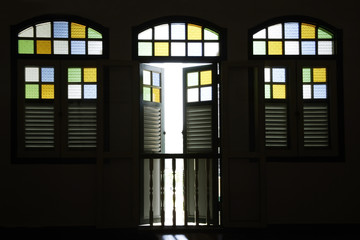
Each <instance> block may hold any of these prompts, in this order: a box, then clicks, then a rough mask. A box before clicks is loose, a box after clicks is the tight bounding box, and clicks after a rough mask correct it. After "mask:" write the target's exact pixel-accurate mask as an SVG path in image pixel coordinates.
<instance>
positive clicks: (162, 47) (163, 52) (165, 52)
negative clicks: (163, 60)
mask: <svg viewBox="0 0 360 240" xmlns="http://www.w3.org/2000/svg"><path fill="white" fill-rule="evenodd" d="M155 56H169V43H168V42H156V43H155Z"/></svg>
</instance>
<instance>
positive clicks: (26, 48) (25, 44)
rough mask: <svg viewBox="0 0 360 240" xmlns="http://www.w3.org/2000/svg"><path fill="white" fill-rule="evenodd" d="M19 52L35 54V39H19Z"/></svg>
mask: <svg viewBox="0 0 360 240" xmlns="http://www.w3.org/2000/svg"><path fill="white" fill-rule="evenodd" d="M18 53H19V54H34V40H19V41H18Z"/></svg>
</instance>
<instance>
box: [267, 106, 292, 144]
mask: <svg viewBox="0 0 360 240" xmlns="http://www.w3.org/2000/svg"><path fill="white" fill-rule="evenodd" d="M287 131H288V130H287V107H286V104H285V103H266V104H265V145H266V147H287V145H288V137H287V135H288V132H287Z"/></svg>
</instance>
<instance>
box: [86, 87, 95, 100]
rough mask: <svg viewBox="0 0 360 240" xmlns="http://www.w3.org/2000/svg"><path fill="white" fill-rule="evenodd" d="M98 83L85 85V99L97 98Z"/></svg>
mask: <svg viewBox="0 0 360 240" xmlns="http://www.w3.org/2000/svg"><path fill="white" fill-rule="evenodd" d="M96 97H97V94H96V85H94V84H92V85H90V84H85V85H84V99H96Z"/></svg>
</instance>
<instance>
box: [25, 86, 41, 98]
mask: <svg viewBox="0 0 360 240" xmlns="http://www.w3.org/2000/svg"><path fill="white" fill-rule="evenodd" d="M25 98H26V99H38V98H39V85H38V84H25Z"/></svg>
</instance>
